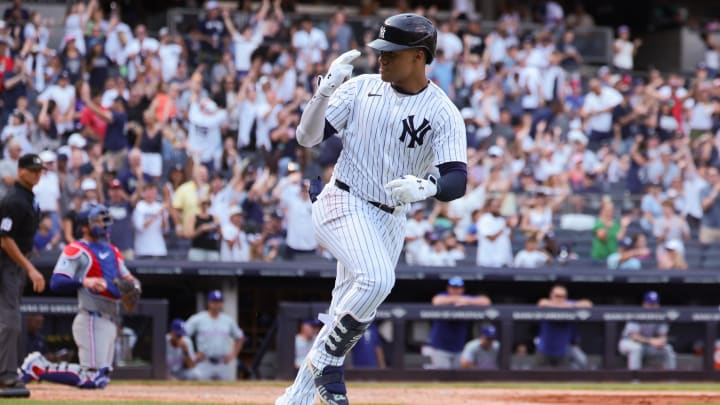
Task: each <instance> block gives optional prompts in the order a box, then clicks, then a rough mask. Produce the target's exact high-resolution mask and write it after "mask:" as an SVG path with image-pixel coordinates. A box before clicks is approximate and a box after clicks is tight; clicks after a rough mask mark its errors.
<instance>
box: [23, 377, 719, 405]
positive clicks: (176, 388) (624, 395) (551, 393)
mask: <svg viewBox="0 0 720 405" xmlns="http://www.w3.org/2000/svg"><path fill="white" fill-rule="evenodd" d="M518 386H519V387H521V386H522V385H520V384H519V385H518ZM29 388H30V389H31V392H32V396H31V398H32V399H38V400H66V401H72V402H75V401H78V402H80V401H152V402H196V403H218V404H219V403H250V404H272V403H273V402H274V399H275V398H276V397H277V396H278V395H279V394H281V393H282V392H283V388H282V386H280V385H278V384H277V383H275V384H268V383H259V384H253V383H249V382H244V383H238V384H222V385H210V384H202V385H198V384H185V383H178V384H161V385H149V384H132V383H121V384H111V386H109V387H108V388H106V389H104V390H101V391H92V392H90V391H86V390H78V389H74V388H70V387H64V386H58V385H52V384H47V383H43V384H32V385H30V386H29ZM350 399H351V401H352V403H355V404H359V403H362V404H389V403H392V404H412V405H438V404H441V405H452V404H483V405H520V404H523V405H524V404H600V405H616V404H617V405H619V404H624V405H654V404H658V405H659V404H662V405H666V404H688V403H696V404H697V403H710V402H715V403H720V389H719V390H717V391H695V392H693V391H631V390H620V391H617V390H608V391H592V390H561V389H528V388H518V389H513V388H484V387H482V386H479V387H477V388H475V387H469V386H468V387H455V386H452V385H449V386H443V385H442V384H429V385H428V386H417V385H410V386H407V387H405V386H403V385H402V384H401V383H398V384H395V385H392V386H391V385H388V384H380V385H373V384H370V383H365V384H362V385H358V386H351V387H350Z"/></svg>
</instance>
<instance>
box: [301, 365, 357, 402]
mask: <svg viewBox="0 0 720 405" xmlns="http://www.w3.org/2000/svg"><path fill="white" fill-rule="evenodd" d="M306 361H307V363H308V367H310V372H312V374H313V382H314V383H315V389H316V390H317V392H318V394H319V395H320V402H322V403H323V404H325V405H349V404H350V402H348V398H347V389H346V388H345V380H344V372H343V368H342V367H336V366H325V368H324V369H322V370H320V369H318V368H316V367H315V366H314V365H313V364H312V362H311V361H310V359H307V360H306Z"/></svg>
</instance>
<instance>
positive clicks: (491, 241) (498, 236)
mask: <svg viewBox="0 0 720 405" xmlns="http://www.w3.org/2000/svg"><path fill="white" fill-rule="evenodd" d="M500 207H501V205H500V200H498V199H492V200H489V201H488V202H487V203H486V204H485V213H484V214H483V215H482V216H481V217H480V219H479V220H478V223H477V229H478V233H479V235H478V250H477V259H476V263H477V265H478V266H482V267H503V266H510V265H511V264H512V260H513V256H512V246H511V244H510V233H511V229H510V227H509V226H508V223H507V220H506V219H505V218H504V217H502V216H501V215H500Z"/></svg>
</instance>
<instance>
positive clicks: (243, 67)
mask: <svg viewBox="0 0 720 405" xmlns="http://www.w3.org/2000/svg"><path fill="white" fill-rule="evenodd" d="M269 5H270V2H265V1H264V2H263V3H262V5H261V6H260V10H258V12H257V14H256V15H255V25H254V26H253V25H250V24H248V25H247V26H245V27H244V28H242V30H238V29H237V28H236V27H235V24H234V23H233V19H232V16H231V15H230V10H228V9H223V11H222V17H223V21H224V22H225V27H227V29H228V31H229V32H230V38H232V44H233V55H234V56H235V58H234V61H233V62H234V64H235V71H236V72H237V75H238V79H240V78H242V77H244V76H245V75H247V73H248V72H249V71H250V66H251V64H252V60H251V56H252V53H253V52H254V51H255V49H257V47H258V46H259V45H260V44H261V43H262V40H263V30H262V28H263V25H264V23H265V17H266V16H267V12H268V9H269Z"/></svg>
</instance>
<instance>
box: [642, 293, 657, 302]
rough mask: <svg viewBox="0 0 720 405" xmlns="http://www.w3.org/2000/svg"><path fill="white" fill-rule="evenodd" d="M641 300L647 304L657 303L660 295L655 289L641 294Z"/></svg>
mask: <svg viewBox="0 0 720 405" xmlns="http://www.w3.org/2000/svg"><path fill="white" fill-rule="evenodd" d="M643 302H644V303H648V304H657V303H659V302H660V295H659V294H658V293H657V291H648V292H646V293H645V295H644V296H643Z"/></svg>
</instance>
